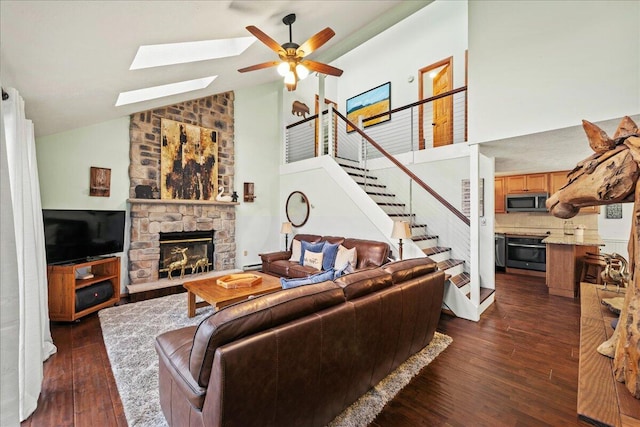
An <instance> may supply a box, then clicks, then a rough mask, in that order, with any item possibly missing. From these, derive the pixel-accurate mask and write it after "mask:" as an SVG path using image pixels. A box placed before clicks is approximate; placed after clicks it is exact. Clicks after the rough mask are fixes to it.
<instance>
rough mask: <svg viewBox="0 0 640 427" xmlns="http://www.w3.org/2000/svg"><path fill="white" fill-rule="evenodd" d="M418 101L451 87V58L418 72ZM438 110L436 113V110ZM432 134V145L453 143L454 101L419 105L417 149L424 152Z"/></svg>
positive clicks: (445, 100) (447, 98) (448, 99)
mask: <svg viewBox="0 0 640 427" xmlns="http://www.w3.org/2000/svg"><path fill="white" fill-rule="evenodd" d="M418 74H419V76H420V80H419V81H418V100H423V99H429V98H432V97H433V96H435V95H438V94H440V93H443V92H448V91H450V90H451V89H452V88H453V87H452V85H453V57H451V56H450V57H449V58H446V59H443V60H442V61H438V62H436V63H434V64H431V65H429V66H427V67H424V68H421V69H420V70H418ZM436 110H437V111H436ZM428 135H432V137H433V141H432V146H433V147H437V146H441V145H446V144H451V143H453V98H452V97H450V96H449V97H446V98H444V99H440V100H436V101H432V102H427V103H424V104H420V105H419V106H418V149H419V150H424V149H425V148H426V146H427V143H426V139H427V136H428Z"/></svg>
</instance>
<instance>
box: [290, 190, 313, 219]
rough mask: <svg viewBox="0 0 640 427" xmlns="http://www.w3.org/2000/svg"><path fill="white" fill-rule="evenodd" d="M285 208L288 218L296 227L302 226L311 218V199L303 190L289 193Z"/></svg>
mask: <svg viewBox="0 0 640 427" xmlns="http://www.w3.org/2000/svg"><path fill="white" fill-rule="evenodd" d="M285 208H286V211H287V219H288V220H289V222H290V223H291V225H293V226H294V227H302V226H303V225H304V224H305V223H306V222H307V220H308V219H309V199H307V196H305V195H304V193H303V192H301V191H294V192H293V193H291V194H289V197H288V198H287V204H286V206H285Z"/></svg>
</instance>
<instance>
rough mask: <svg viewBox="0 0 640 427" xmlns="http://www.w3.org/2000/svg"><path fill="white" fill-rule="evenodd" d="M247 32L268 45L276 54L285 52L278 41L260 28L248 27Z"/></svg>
mask: <svg viewBox="0 0 640 427" xmlns="http://www.w3.org/2000/svg"><path fill="white" fill-rule="evenodd" d="M247 30H248V31H249V32H250V33H251V34H253V35H254V36H255V37H256V38H257V39H258V40H260V41H261V42H262V43H264V44H266V45H267V46H268V47H269V49H271V50H273V51H274V52H275V53H277V54H280V53H281V52H284V49H282V46H280V44H279V43H278V42H277V41H275V40H274V39H272V38H271V37H269V36H268V35H266V34H265V33H263V32H262V31H261V30H260V29H259V28H258V27H255V26H253V25H249V26H248V27H247Z"/></svg>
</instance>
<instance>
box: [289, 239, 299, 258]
mask: <svg viewBox="0 0 640 427" xmlns="http://www.w3.org/2000/svg"><path fill="white" fill-rule="evenodd" d="M301 256H302V244H301V243H300V240H296V239H293V241H292V242H291V258H289V261H295V262H300V257H301Z"/></svg>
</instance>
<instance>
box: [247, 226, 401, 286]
mask: <svg viewBox="0 0 640 427" xmlns="http://www.w3.org/2000/svg"><path fill="white" fill-rule="evenodd" d="M292 240H299V241H306V242H309V243H318V242H321V241H326V242H328V243H339V244H341V245H342V246H344V247H345V248H347V249H352V248H356V256H357V261H356V267H355V271H358V270H362V269H365V268H371V267H379V266H381V265H383V264H385V263H386V262H387V259H388V257H389V245H388V244H387V243H384V242H377V241H375V240H363V239H350V238H344V237H337V236H318V235H315V234H296V235H295V236H294V237H293V239H292ZM291 245H293V241H292V242H291ZM260 257H261V258H262V271H263V272H264V273H267V274H272V275H274V276H278V277H287V278H298V277H307V276H310V275H312V274H315V273H318V271H319V270H317V269H315V268H313V267H309V266H303V265H300V263H299V262H297V261H290V260H289V258H291V248H289V250H288V251H280V252H271V253H267V254H260Z"/></svg>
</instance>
